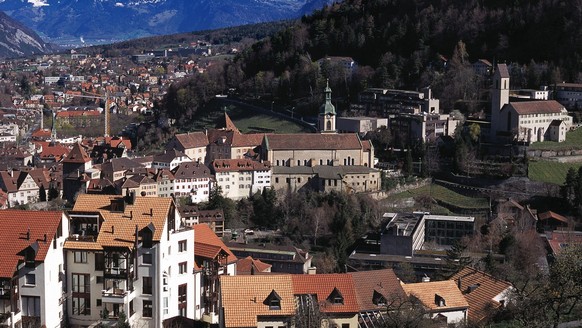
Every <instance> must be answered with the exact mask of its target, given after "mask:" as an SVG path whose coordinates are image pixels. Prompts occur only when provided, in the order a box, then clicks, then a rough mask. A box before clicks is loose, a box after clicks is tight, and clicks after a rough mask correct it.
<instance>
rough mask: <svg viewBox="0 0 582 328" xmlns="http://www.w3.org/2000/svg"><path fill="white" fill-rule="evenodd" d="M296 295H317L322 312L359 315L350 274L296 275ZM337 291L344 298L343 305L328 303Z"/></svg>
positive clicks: (294, 279) (293, 278)
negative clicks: (329, 298) (332, 294)
mask: <svg viewBox="0 0 582 328" xmlns="http://www.w3.org/2000/svg"><path fill="white" fill-rule="evenodd" d="M291 279H292V280H293V294H294V295H317V300H318V302H319V303H320V309H321V310H322V312H324V313H325V312H328V313H354V314H355V313H358V312H359V307H358V301H357V298H356V292H355V290H354V283H353V280H352V276H351V275H349V274H314V275H312V274H296V275H292V276H291ZM334 289H337V290H338V291H339V292H340V293H341V295H342V296H343V299H344V303H343V304H332V303H331V302H329V301H328V297H329V296H330V295H331V293H332V292H333V291H334Z"/></svg>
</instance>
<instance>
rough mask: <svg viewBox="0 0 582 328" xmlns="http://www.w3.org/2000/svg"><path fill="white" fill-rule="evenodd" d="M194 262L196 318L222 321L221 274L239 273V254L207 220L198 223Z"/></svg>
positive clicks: (215, 322)
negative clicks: (214, 230) (227, 244)
mask: <svg viewBox="0 0 582 328" xmlns="http://www.w3.org/2000/svg"><path fill="white" fill-rule="evenodd" d="M192 228H193V229H194V236H195V241H194V263H195V265H196V289H195V290H196V300H195V304H197V305H199V306H197V307H196V314H195V318H196V319H202V321H204V322H207V323H209V324H218V323H219V314H220V308H219V301H220V297H219V293H220V285H219V281H218V279H219V277H220V276H223V275H231V276H232V275H234V274H236V266H237V258H236V256H235V255H234V254H233V253H232V252H231V251H230V249H228V247H227V246H226V245H225V244H224V243H223V242H222V240H220V238H218V236H216V234H215V233H214V232H213V231H212V229H211V228H210V227H209V226H208V225H207V224H204V223H201V224H195V225H193V226H192Z"/></svg>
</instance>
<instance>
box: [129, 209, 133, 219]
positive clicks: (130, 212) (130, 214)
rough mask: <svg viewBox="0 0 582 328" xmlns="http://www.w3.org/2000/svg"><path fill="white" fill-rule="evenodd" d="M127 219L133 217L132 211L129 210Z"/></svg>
mask: <svg viewBox="0 0 582 328" xmlns="http://www.w3.org/2000/svg"><path fill="white" fill-rule="evenodd" d="M129 219H130V220H132V219H133V211H129Z"/></svg>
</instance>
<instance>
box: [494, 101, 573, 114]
mask: <svg viewBox="0 0 582 328" xmlns="http://www.w3.org/2000/svg"><path fill="white" fill-rule="evenodd" d="M506 106H508V107H512V108H513V109H514V110H515V111H516V112H517V113H518V114H519V115H528V114H549V113H561V112H562V110H563V109H564V106H563V105H562V104H560V103H559V102H557V101H555V100H538V101H522V102H512V103H509V104H508V105H506ZM504 107H505V106H504Z"/></svg>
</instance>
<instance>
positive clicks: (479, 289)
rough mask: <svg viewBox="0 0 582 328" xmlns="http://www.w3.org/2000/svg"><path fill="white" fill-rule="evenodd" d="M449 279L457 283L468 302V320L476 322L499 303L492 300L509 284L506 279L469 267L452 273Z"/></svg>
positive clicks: (487, 314) (498, 305)
mask: <svg viewBox="0 0 582 328" xmlns="http://www.w3.org/2000/svg"><path fill="white" fill-rule="evenodd" d="M450 280H453V281H455V282H456V283H457V286H458V288H459V289H460V290H461V292H462V293H463V295H464V296H465V299H466V300H467V303H469V314H468V317H469V320H470V321H471V322H473V323H478V322H480V321H481V320H483V319H485V318H487V317H488V316H489V315H491V314H492V313H493V312H494V311H495V310H496V309H497V308H499V307H500V306H501V303H499V302H498V301H496V300H494V298H496V297H499V296H500V294H503V293H504V292H508V291H509V289H510V288H511V284H510V283H509V282H507V281H503V280H499V279H496V278H495V277H493V276H491V275H489V274H487V273H485V272H482V271H479V270H476V269H473V268H470V267H465V268H464V269H463V270H461V271H459V272H458V273H456V274H454V275H453V276H452V277H451V278H450Z"/></svg>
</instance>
